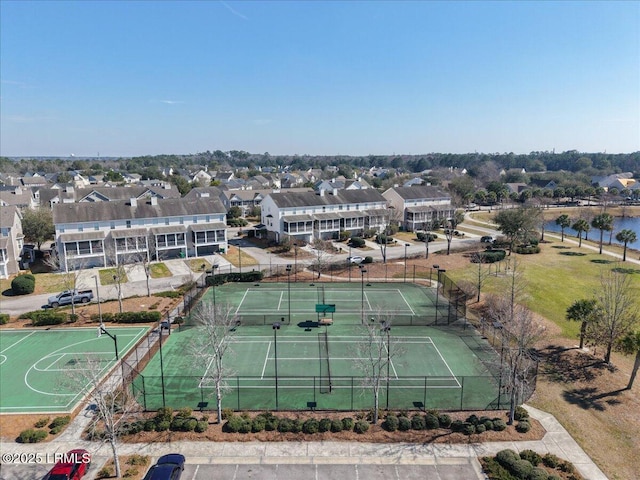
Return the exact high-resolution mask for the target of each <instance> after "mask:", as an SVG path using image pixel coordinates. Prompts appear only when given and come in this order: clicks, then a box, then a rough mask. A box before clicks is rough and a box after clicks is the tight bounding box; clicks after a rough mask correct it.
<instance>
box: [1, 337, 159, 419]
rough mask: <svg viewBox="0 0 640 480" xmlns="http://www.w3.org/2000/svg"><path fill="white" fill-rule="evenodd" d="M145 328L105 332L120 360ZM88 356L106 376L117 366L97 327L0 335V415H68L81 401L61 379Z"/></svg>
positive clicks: (81, 366) (106, 340)
mask: <svg viewBox="0 0 640 480" xmlns="http://www.w3.org/2000/svg"><path fill="white" fill-rule="evenodd" d="M146 331H147V328H146V327H145V328H141V327H132V328H128V327H126V328H109V333H111V334H112V335H115V336H116V338H117V340H118V352H119V355H120V358H122V357H124V355H125V354H126V353H127V352H128V351H129V350H130V349H131V348H132V347H133V346H134V345H135V344H136V343H137V342H138V341H139V340H140V339H141V338H142V337H143V336H144V334H145V333H146ZM86 356H91V357H92V358H93V359H96V360H98V361H99V362H100V366H101V367H102V371H103V372H104V374H106V373H107V372H108V371H109V370H111V368H113V366H114V365H115V364H116V357H115V345H114V341H113V340H112V339H111V338H109V337H108V336H107V335H102V336H101V337H99V338H98V335H97V329H96V327H93V328H64V329H53V330H2V331H0V384H1V385H2V388H1V389H0V413H35V412H70V411H72V410H73V409H74V408H75V406H76V404H77V403H78V402H79V401H80V400H81V396H80V394H79V393H78V392H73V391H69V387H65V385H68V384H69V383H70V382H69V380H68V379H66V381H65V377H68V376H69V375H73V373H71V374H70V373H68V372H72V371H73V370H78V369H82V368H83V365H82V359H83V358H86Z"/></svg>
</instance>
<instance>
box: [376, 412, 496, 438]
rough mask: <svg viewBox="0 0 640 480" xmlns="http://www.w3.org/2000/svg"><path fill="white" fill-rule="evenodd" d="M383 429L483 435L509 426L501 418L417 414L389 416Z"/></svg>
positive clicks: (429, 413)
mask: <svg viewBox="0 0 640 480" xmlns="http://www.w3.org/2000/svg"><path fill="white" fill-rule="evenodd" d="M382 428H384V429H385V430H387V431H389V432H395V431H396V430H399V431H401V432H406V431H408V430H435V429H438V428H445V429H450V430H451V431H452V432H460V433H464V434H465V435H473V434H474V433H483V432H486V431H488V430H495V431H497V432H500V431H502V430H504V429H506V428H507V424H506V423H505V421H504V420H502V419H501V418H489V417H477V416H476V415H471V416H469V417H468V418H467V419H466V421H464V422H463V421H462V420H454V421H451V417H449V415H447V414H438V413H437V412H428V413H427V414H426V415H421V414H418V413H416V414H415V415H413V416H412V417H411V418H409V417H408V416H406V415H397V416H396V415H387V417H386V418H385V420H384V422H383V423H382Z"/></svg>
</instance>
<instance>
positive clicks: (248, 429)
mask: <svg viewBox="0 0 640 480" xmlns="http://www.w3.org/2000/svg"><path fill="white" fill-rule="evenodd" d="M222 430H223V431H224V432H227V433H252V432H253V433H256V432H262V431H268V432H271V431H278V432H280V433H287V432H292V433H300V432H302V433H306V434H308V435H313V434H314V433H322V432H342V431H353V432H356V433H365V432H366V431H367V430H369V422H367V421H366V420H354V419H353V418H343V419H330V418H322V419H320V420H316V419H315V418H310V419H307V420H304V421H303V420H299V419H291V418H280V417H276V416H275V415H273V414H272V413H270V412H264V413H261V414H259V415H257V416H256V417H254V418H253V419H252V418H250V417H249V415H248V414H246V413H245V414H242V415H229V416H228V417H227V421H226V422H225V424H224V425H223V426H222Z"/></svg>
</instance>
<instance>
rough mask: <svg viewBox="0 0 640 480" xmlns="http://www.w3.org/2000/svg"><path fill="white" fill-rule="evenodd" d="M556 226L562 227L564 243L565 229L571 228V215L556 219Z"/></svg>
mask: <svg viewBox="0 0 640 480" xmlns="http://www.w3.org/2000/svg"><path fill="white" fill-rule="evenodd" d="M556 225H558V226H559V227H560V231H561V232H562V241H563V242H564V229H565V228H567V227H569V226H571V219H570V218H569V215H567V214H563V215H560V216H559V217H558V218H556Z"/></svg>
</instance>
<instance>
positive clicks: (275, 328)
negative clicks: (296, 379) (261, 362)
mask: <svg viewBox="0 0 640 480" xmlns="http://www.w3.org/2000/svg"><path fill="white" fill-rule="evenodd" d="M271 328H273V351H274V354H275V362H274V363H275V373H276V412H277V411H278V409H279V405H278V330H280V323H278V322H275V323H274V324H273V325H272V326H271Z"/></svg>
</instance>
